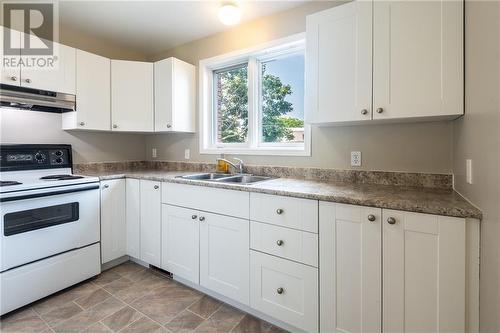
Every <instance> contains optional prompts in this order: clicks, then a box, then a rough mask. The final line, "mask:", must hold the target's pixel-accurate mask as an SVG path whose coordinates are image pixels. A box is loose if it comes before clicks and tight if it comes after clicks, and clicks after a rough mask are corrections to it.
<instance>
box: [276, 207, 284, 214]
mask: <svg viewBox="0 0 500 333" xmlns="http://www.w3.org/2000/svg"><path fill="white" fill-rule="evenodd" d="M283 212H284V210H283V209H281V208H278V209H276V214H278V215H281V214H283Z"/></svg>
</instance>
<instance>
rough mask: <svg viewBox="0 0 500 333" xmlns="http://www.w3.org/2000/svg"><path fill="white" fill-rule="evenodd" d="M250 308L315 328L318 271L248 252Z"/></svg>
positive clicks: (307, 327) (258, 253)
mask: <svg viewBox="0 0 500 333" xmlns="http://www.w3.org/2000/svg"><path fill="white" fill-rule="evenodd" d="M250 272H251V273H250V274H251V275H250V304H251V306H252V308H254V309H256V310H258V311H261V312H263V313H266V314H268V315H270V316H272V317H274V318H276V319H279V320H282V321H284V322H286V323H288V324H290V325H292V326H295V327H297V328H300V329H302V330H304V331H306V332H317V331H318V270H317V269H316V268H313V267H310V266H306V265H302V264H298V263H295V262H292V261H289V260H285V259H280V258H276V257H273V256H270V255H267V254H263V253H260V252H255V251H250Z"/></svg>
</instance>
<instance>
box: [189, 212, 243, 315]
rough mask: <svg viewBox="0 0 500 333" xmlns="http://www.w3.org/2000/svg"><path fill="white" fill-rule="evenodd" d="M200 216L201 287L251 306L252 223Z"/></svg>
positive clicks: (218, 216)
mask: <svg viewBox="0 0 500 333" xmlns="http://www.w3.org/2000/svg"><path fill="white" fill-rule="evenodd" d="M200 215H201V216H200V217H199V220H200V284H201V285H202V286H204V287H206V288H208V289H210V290H213V291H215V292H217V293H219V294H221V295H224V296H226V297H229V298H231V299H233V300H236V301H238V302H240V303H243V304H246V305H248V304H249V291H248V288H249V264H250V263H249V247H250V244H249V238H250V235H249V233H250V230H249V221H248V220H244V219H238V218H234V217H229V216H223V215H217V214H210V213H205V212H200Z"/></svg>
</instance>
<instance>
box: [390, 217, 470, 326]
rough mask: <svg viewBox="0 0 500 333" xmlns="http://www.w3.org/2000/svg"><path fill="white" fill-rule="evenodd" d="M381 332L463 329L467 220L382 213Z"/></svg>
mask: <svg viewBox="0 0 500 333" xmlns="http://www.w3.org/2000/svg"><path fill="white" fill-rule="evenodd" d="M383 239H384V244H383V264H384V266H383V276H384V279H383V281H384V285H383V290H384V296H383V297H384V310H383V314H384V315H383V320H382V322H383V331H384V332H429V333H432V332H464V330H465V290H466V289H465V220H464V219H459V218H452V217H443V216H436V215H427V214H417V213H409V212H401V211H393V210H384V211H383Z"/></svg>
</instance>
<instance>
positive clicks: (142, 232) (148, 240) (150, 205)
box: [124, 178, 161, 267]
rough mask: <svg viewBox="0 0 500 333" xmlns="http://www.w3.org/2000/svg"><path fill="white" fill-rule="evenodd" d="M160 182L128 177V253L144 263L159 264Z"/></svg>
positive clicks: (126, 209)
mask: <svg viewBox="0 0 500 333" xmlns="http://www.w3.org/2000/svg"><path fill="white" fill-rule="evenodd" d="M160 185H161V183H160V182H155V181H150V180H139V179H131V178H127V180H126V187H127V195H126V200H125V202H126V208H125V207H124V210H125V211H126V214H127V219H126V220H127V226H126V233H127V234H126V241H127V245H126V249H127V255H129V256H131V257H134V258H136V259H140V260H142V261H144V262H145V263H147V264H150V265H154V266H157V267H160V264H161V190H160Z"/></svg>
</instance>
